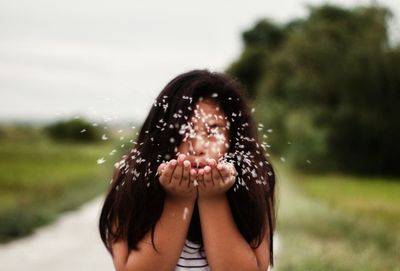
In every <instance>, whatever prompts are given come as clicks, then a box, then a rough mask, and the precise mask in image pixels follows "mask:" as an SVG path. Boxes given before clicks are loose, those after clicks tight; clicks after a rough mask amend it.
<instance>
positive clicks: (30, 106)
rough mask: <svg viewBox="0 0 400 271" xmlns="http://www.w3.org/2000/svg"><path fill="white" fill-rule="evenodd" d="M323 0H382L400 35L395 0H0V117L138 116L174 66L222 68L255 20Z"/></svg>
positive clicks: (354, 1)
mask: <svg viewBox="0 0 400 271" xmlns="http://www.w3.org/2000/svg"><path fill="white" fill-rule="evenodd" d="M327 2H328V3H331V4H338V5H341V6H344V7H352V6H354V5H360V4H369V3H378V4H383V5H385V6H387V7H389V8H390V9H391V10H392V11H393V13H394V15H395V17H394V19H393V20H392V21H391V33H392V36H393V37H395V39H397V38H400V20H399V17H400V1H398V0H380V1H365V0H364V1H361V0H335V1H322V0H308V1H299V0H280V1H265V0H263V1H253V0H248V1H229V2H228V1H215V0H214V1H211V0H203V1H183V0H168V1H138V0H135V1H132V0H130V1H122V0H119V1H112V0H96V1H95V0H69V1H56V0H37V1H30V0H13V1H6V0H0V121H34V122H43V121H46V122H48V121H54V120H57V119H65V118H71V117H78V116H79V117H85V118H89V119H91V120H96V121H97V120H99V121H101V120H102V121H115V122H118V121H130V122H136V123H138V122H141V121H143V119H144V118H145V116H146V115H147V113H148V111H149V109H150V107H151V104H152V102H153V100H154V99H155V98H156V97H157V95H158V93H159V92H160V91H161V90H162V88H163V87H164V86H165V85H166V84H167V83H168V82H169V81H170V80H171V79H172V78H174V77H175V76H177V75H178V74H180V73H182V72H185V71H189V70H191V69H198V68H200V69H203V68H207V69H210V70H212V71H224V69H226V68H227V67H228V66H229V64H230V63H232V62H233V61H234V60H235V59H237V58H238V56H239V55H240V52H241V50H242V41H241V33H242V32H243V31H245V30H247V29H249V28H251V27H252V26H253V25H254V23H255V22H256V21H257V20H258V19H260V18H270V19H272V20H274V21H276V22H278V23H285V22H287V21H290V20H292V19H294V18H298V17H304V16H306V14H307V10H308V9H307V6H308V5H320V4H322V3H327Z"/></svg>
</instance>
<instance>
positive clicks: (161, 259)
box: [123, 197, 194, 271]
mask: <svg viewBox="0 0 400 271" xmlns="http://www.w3.org/2000/svg"><path fill="white" fill-rule="evenodd" d="M193 208H194V200H192V199H190V200H182V199H179V200H178V199H171V198H168V197H167V199H166V201H165V204H164V210H163V213H162V215H161V217H160V219H159V221H158V222H157V224H156V227H155V232H154V243H155V246H156V249H157V251H155V250H154V248H153V245H152V242H151V233H150V232H148V233H147V234H146V236H145V237H144V239H143V240H142V241H140V243H139V250H137V251H131V252H130V253H129V256H128V258H127V260H126V264H125V268H124V269H123V270H127V271H128V270H141V271H142V270H168V271H170V270H173V269H174V268H175V266H176V263H177V261H178V259H179V256H180V254H181V252H182V249H183V246H184V243H185V239H186V236H187V232H188V229H189V225H190V220H191V217H192V214H193Z"/></svg>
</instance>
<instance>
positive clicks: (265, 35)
mask: <svg viewBox="0 0 400 271" xmlns="http://www.w3.org/2000/svg"><path fill="white" fill-rule="evenodd" d="M242 38H243V41H244V43H245V50H244V51H243V53H242V55H241V56H240V58H239V60H238V61H236V62H234V63H233V64H232V65H231V66H230V67H229V68H228V70H227V72H228V73H229V74H231V75H233V76H236V77H238V78H240V79H241V82H242V83H243V84H244V85H245V86H246V88H247V93H248V96H249V97H250V98H252V99H254V98H255V96H256V88H257V83H258V82H259V81H260V79H261V76H263V73H264V71H265V65H267V62H268V59H269V55H270V54H272V53H273V52H274V51H275V50H276V49H277V48H278V47H279V46H280V45H281V44H282V42H283V41H284V39H285V29H283V28H281V27H280V26H278V25H276V24H274V23H272V22H271V21H269V20H266V19H264V20H260V21H259V22H257V23H256V25H255V26H254V28H253V29H250V30H249V31H246V32H244V33H243V35H242Z"/></svg>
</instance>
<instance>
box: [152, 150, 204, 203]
mask: <svg viewBox="0 0 400 271" xmlns="http://www.w3.org/2000/svg"><path fill="white" fill-rule="evenodd" d="M185 158H186V156H185V155H183V154H181V155H179V156H178V158H177V159H176V160H175V159H172V160H170V161H168V162H167V163H162V164H161V165H160V166H159V167H158V169H157V173H158V175H159V176H160V177H159V181H160V184H161V185H162V187H163V188H164V189H165V191H166V192H167V196H169V197H171V198H174V199H193V200H194V199H196V197H197V189H196V187H195V186H194V181H195V178H196V175H197V172H196V170H194V169H192V168H191V164H190V162H189V161H188V160H185Z"/></svg>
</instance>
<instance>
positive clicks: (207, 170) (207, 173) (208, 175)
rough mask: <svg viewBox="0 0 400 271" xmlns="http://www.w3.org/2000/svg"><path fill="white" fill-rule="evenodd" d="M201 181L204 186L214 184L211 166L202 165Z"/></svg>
mask: <svg viewBox="0 0 400 271" xmlns="http://www.w3.org/2000/svg"><path fill="white" fill-rule="evenodd" d="M203 183H204V185H205V186H206V187H207V186H212V185H214V184H215V183H214V180H213V178H212V168H211V167H210V166H205V167H204V174H203Z"/></svg>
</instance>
